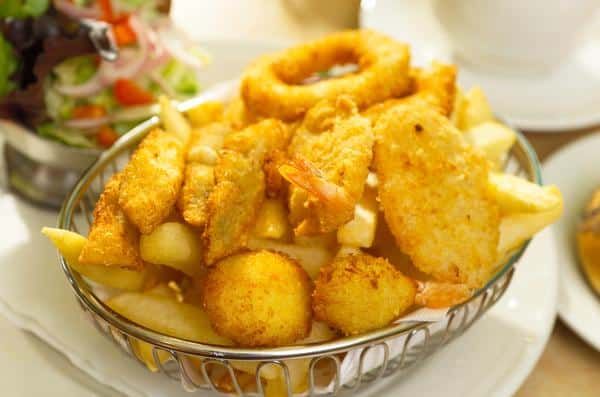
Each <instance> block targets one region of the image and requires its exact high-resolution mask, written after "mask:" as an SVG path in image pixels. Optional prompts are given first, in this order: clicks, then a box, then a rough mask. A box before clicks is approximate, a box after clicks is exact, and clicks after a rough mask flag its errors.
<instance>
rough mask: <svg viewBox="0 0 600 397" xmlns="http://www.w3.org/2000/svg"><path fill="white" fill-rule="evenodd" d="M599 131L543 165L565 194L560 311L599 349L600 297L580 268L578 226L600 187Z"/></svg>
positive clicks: (559, 238)
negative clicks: (587, 203)
mask: <svg viewBox="0 0 600 397" xmlns="http://www.w3.org/2000/svg"><path fill="white" fill-rule="evenodd" d="M599 153H600V132H598V133H595V134H594V135H591V136H588V137H585V138H581V139H579V140H577V141H575V142H573V143H571V144H570V145H568V146H566V147H564V148H563V149H561V150H560V151H559V152H557V153H555V154H554V155H552V157H550V159H548V160H547V161H546V164H545V165H544V178H545V182H547V183H555V184H556V185H558V187H559V188H560V190H561V191H562V193H563V195H564V200H565V203H567V205H566V207H565V214H564V215H563V217H562V218H561V219H560V220H559V222H558V223H557V224H556V225H555V227H554V232H555V239H556V246H557V249H558V253H559V255H558V258H559V264H560V276H561V277H560V288H559V289H560V292H559V303H558V312H559V314H560V317H561V318H562V319H563V320H564V321H565V322H566V323H567V324H568V325H569V327H570V328H571V329H573V331H575V332H576V333H577V334H579V336H581V337H582V338H583V339H584V340H586V341H587V342H588V343H589V344H590V345H592V346H593V347H594V348H596V349H597V350H600V299H599V298H598V297H597V296H596V295H595V294H594V292H593V291H592V289H591V288H590V287H589V286H588V284H587V282H586V280H585V279H584V277H583V274H582V273H581V271H580V270H579V264H578V258H577V251H576V249H575V234H574V233H575V228H576V226H577V222H578V221H579V219H580V218H579V217H580V215H581V211H582V209H583V207H584V206H585V204H586V202H587V200H589V199H590V196H591V194H592V191H593V190H594V189H595V188H597V187H599V186H600V158H599V157H598V154H599Z"/></svg>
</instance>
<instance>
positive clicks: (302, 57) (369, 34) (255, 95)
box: [240, 30, 410, 121]
mask: <svg viewBox="0 0 600 397" xmlns="http://www.w3.org/2000/svg"><path fill="white" fill-rule="evenodd" d="M409 61H410V53H409V49H408V47H407V46H406V45H405V44H402V43H399V42H397V41H395V40H393V39H391V38H390V37H387V36H385V35H382V34H379V33H376V32H374V31H370V30H357V31H345V32H340V33H334V34H331V35H329V36H326V37H324V38H322V39H319V40H316V41H313V42H310V43H306V44H301V45H299V46H297V47H294V48H290V49H288V50H285V51H282V52H280V53H277V54H274V55H268V56H264V57H262V58H260V59H258V60H257V61H256V62H255V63H254V64H252V65H250V67H249V68H248V70H247V71H246V73H245V75H244V78H243V80H242V85H241V89H240V90H241V93H242V97H243V99H244V101H245V104H246V106H247V107H248V108H249V110H250V111H251V112H253V113H255V114H258V115H262V116H264V117H277V118H280V119H282V120H285V121H292V120H295V119H298V118H300V117H301V116H302V115H303V114H304V113H305V112H306V111H308V109H310V108H311V107H313V106H314V105H316V104H317V102H319V101H320V100H322V99H330V100H332V99H335V98H337V97H338V96H340V95H342V94H349V95H351V96H352V98H353V99H354V100H355V101H356V103H357V105H358V106H359V107H360V108H365V107H368V106H370V105H372V104H374V103H377V102H381V101H383V100H385V99H388V98H393V97H399V96H402V95H405V94H407V93H408V91H409V89H410V80H409V76H408V71H409ZM353 62H354V63H356V64H358V68H359V71H358V72H357V73H351V74H347V75H344V76H341V77H338V78H334V79H329V80H325V81H319V82H316V83H314V84H304V85H302V84H301V83H302V81H303V80H304V79H305V78H307V77H309V76H310V75H311V74H313V73H316V72H320V71H325V70H328V69H329V68H330V67H332V66H334V65H336V64H338V65H340V64H348V63H353Z"/></svg>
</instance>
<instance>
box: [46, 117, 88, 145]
mask: <svg viewBox="0 0 600 397" xmlns="http://www.w3.org/2000/svg"><path fill="white" fill-rule="evenodd" d="M37 132H38V134H40V135H41V136H43V137H46V138H49V139H52V140H54V141H58V142H62V143H64V144H67V145H69V146H75V147H81V148H95V147H96V144H95V143H94V141H93V140H92V139H91V138H90V137H87V136H85V135H82V134H81V132H78V131H74V130H70V129H68V128H64V127H60V126H58V125H56V124H54V123H51V122H50V123H44V124H40V125H39V126H38V127H37Z"/></svg>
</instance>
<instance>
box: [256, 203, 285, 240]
mask: <svg viewBox="0 0 600 397" xmlns="http://www.w3.org/2000/svg"><path fill="white" fill-rule="evenodd" d="M290 233H291V227H290V223H289V222H288V214H287V208H285V204H284V203H283V201H281V200H276V199H266V200H265V201H264V202H263V204H262V206H261V207H260V210H259V212H258V215H257V216H256V222H255V223H254V230H253V232H252V234H253V235H254V236H256V237H258V238H268V239H275V240H279V239H282V238H283V237H285V236H289V235H290Z"/></svg>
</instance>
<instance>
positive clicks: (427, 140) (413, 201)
mask: <svg viewBox="0 0 600 397" xmlns="http://www.w3.org/2000/svg"><path fill="white" fill-rule="evenodd" d="M375 135H376V144H375V166H376V168H377V174H378V177H379V198H380V200H381V205H382V207H383V211H384V215H385V219H386V221H387V223H388V225H389V227H390V230H391V231H392V233H393V235H394V237H395V238H396V241H397V243H398V245H399V247H400V249H402V251H404V252H405V253H406V254H408V255H409V256H410V257H411V259H412V261H413V263H414V264H415V266H416V267H417V268H419V269H420V270H421V271H423V272H424V273H427V274H430V275H432V276H433V277H435V278H436V279H437V280H438V281H442V282H451V283H464V284H467V285H468V286H470V287H480V286H481V285H483V283H484V282H485V281H486V280H487V279H488V277H489V276H490V274H491V272H492V271H493V268H494V266H495V264H496V262H497V258H496V257H497V246H498V239H499V228H500V210H499V208H498V204H497V203H496V201H495V200H494V199H493V197H491V195H490V192H489V191H488V188H487V182H486V181H487V180H488V173H489V167H490V166H489V163H488V162H487V160H486V159H485V158H484V157H483V155H482V154H480V153H479V152H477V151H476V150H475V149H474V148H472V147H471V146H470V145H469V144H468V143H466V142H465V141H464V138H463V136H462V134H461V133H460V132H459V131H458V130H456V129H455V128H454V127H453V126H452V125H451V123H450V121H449V120H448V119H447V118H445V117H443V116H442V115H440V114H439V113H438V112H436V111H435V110H432V109H430V108H427V107H425V106H420V105H414V104H413V105H399V106H396V107H394V108H392V109H390V110H389V111H387V112H386V113H385V114H384V115H382V117H381V118H380V120H379V122H378V123H377V125H376V126H375Z"/></svg>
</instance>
